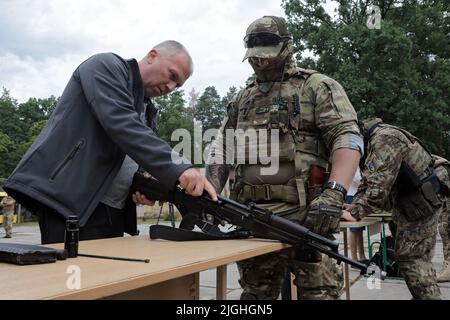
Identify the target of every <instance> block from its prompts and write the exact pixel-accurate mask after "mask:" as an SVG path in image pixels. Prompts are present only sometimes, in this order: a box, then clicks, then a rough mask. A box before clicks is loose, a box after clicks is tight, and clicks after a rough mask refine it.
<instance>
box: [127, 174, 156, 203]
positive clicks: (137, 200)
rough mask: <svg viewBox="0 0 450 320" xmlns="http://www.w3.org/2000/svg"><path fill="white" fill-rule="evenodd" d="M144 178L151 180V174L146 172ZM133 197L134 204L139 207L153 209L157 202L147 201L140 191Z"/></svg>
mask: <svg viewBox="0 0 450 320" xmlns="http://www.w3.org/2000/svg"><path fill="white" fill-rule="evenodd" d="M144 177H145V178H147V179H150V178H151V177H152V176H151V174H150V173H148V172H144ZM132 197H133V201H134V203H136V204H138V205H144V206H150V207H153V206H154V205H155V202H156V201H153V200H149V199H147V197H146V196H144V195H143V194H141V193H140V192H139V191H137V192H135V193H134V194H133V196H132Z"/></svg>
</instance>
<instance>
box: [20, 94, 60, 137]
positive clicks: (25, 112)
mask: <svg viewBox="0 0 450 320" xmlns="http://www.w3.org/2000/svg"><path fill="white" fill-rule="evenodd" d="M57 103H58V100H57V99H56V98H55V97H54V96H51V97H50V98H47V99H36V98H30V99H28V101H27V102H25V103H21V104H20V105H19V107H18V113H19V117H20V120H21V122H22V124H23V125H24V126H25V127H26V128H30V127H31V126H32V125H33V124H34V123H36V122H40V121H42V120H48V118H49V117H50V115H51V114H52V112H53V110H55V107H56V104H57ZM41 129H42V128H41Z"/></svg>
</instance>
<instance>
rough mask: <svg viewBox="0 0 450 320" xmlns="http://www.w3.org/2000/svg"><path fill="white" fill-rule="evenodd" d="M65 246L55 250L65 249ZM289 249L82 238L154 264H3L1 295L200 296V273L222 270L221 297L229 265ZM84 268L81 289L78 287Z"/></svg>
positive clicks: (268, 244) (84, 248)
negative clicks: (215, 269)
mask: <svg viewBox="0 0 450 320" xmlns="http://www.w3.org/2000/svg"><path fill="white" fill-rule="evenodd" d="M62 246H63V245H62V244H60V245H55V246H53V247H55V248H62ZM283 248H287V245H284V244H282V243H280V242H278V241H272V240H261V239H246V240H220V241H186V242H172V241H164V240H150V239H149V238H148V236H139V237H125V238H115V239H104V240H93V241H82V242H80V249H79V252H80V253H84V254H97V255H108V256H118V257H128V258H135V259H146V258H149V259H150V263H140V262H127V261H117V260H103V259H96V258H86V257H78V258H74V259H67V260H64V261H57V262H56V263H50V264H41V265H33V266H17V265H12V264H5V263H0V299H34V300H36V299H102V298H105V299H199V272H200V271H204V270H209V269H212V268H217V287H216V288H217V292H216V294H217V299H221V300H222V299H226V266H227V264H230V263H234V262H236V261H239V260H243V259H247V258H251V257H255V256H258V255H262V254H266V253H269V252H273V251H278V250H281V249H283ZM77 268H78V270H79V271H80V273H79V275H80V277H79V279H80V284H81V288H80V289H70V288H71V287H73V283H76V282H73V281H72V280H73V279H74V278H73V277H74V275H75V273H68V272H71V271H72V272H73V270H77Z"/></svg>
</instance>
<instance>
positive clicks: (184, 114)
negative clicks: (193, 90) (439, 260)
mask: <svg viewBox="0 0 450 320" xmlns="http://www.w3.org/2000/svg"><path fill="white" fill-rule="evenodd" d="M154 103H155V106H156V107H157V108H158V109H159V112H158V113H159V117H158V129H157V133H158V136H159V137H160V138H162V139H163V140H164V141H166V142H167V143H168V144H169V145H170V146H171V147H174V146H175V145H176V144H177V141H172V139H171V137H172V133H173V132H174V131H175V130H177V129H186V130H188V131H189V132H190V133H192V134H193V132H194V119H193V116H192V114H190V113H189V110H188V109H187V108H186V106H185V105H186V101H185V100H184V92H183V90H177V91H175V92H173V93H171V94H170V95H167V96H162V97H157V98H155V99H154Z"/></svg>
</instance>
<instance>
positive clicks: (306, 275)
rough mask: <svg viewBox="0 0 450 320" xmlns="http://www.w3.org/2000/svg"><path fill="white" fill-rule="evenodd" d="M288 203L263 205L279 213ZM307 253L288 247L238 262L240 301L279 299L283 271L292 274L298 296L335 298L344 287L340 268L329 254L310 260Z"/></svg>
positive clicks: (285, 208)
mask: <svg viewBox="0 0 450 320" xmlns="http://www.w3.org/2000/svg"><path fill="white" fill-rule="evenodd" d="M262 206H264V205H262ZM289 206H290V207H291V208H292V205H288V204H280V203H278V204H272V205H266V206H264V207H265V208H268V209H270V210H272V211H273V212H276V213H278V214H280V215H282V212H283V211H286V210H288V207H289ZM284 217H286V218H292V217H290V216H284ZM306 253H307V251H306V250H305V249H300V248H288V249H284V250H281V251H279V252H272V253H269V254H265V255H262V256H258V257H255V258H251V259H247V260H243V261H239V262H237V266H238V270H239V275H240V279H239V284H240V285H241V287H242V289H243V292H242V294H241V300H250V299H256V300H276V299H278V296H279V295H280V291H281V286H282V283H283V280H284V278H285V274H286V273H285V272H286V270H288V271H290V272H291V273H292V274H294V276H295V279H294V284H295V285H296V287H297V291H298V298H299V299H301V300H306V299H307V300H312V299H324V300H325V299H327V300H329V299H338V298H339V297H340V295H341V292H342V289H343V286H344V281H343V279H344V278H343V272H342V268H341V267H338V265H337V264H336V262H335V261H334V260H332V259H331V258H329V257H328V256H325V255H321V254H320V253H317V254H318V257H319V259H318V260H321V261H318V262H313V261H311V260H314V259H308V258H305V256H307V254H306ZM300 257H301V258H300ZM315 261H317V260H315Z"/></svg>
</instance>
